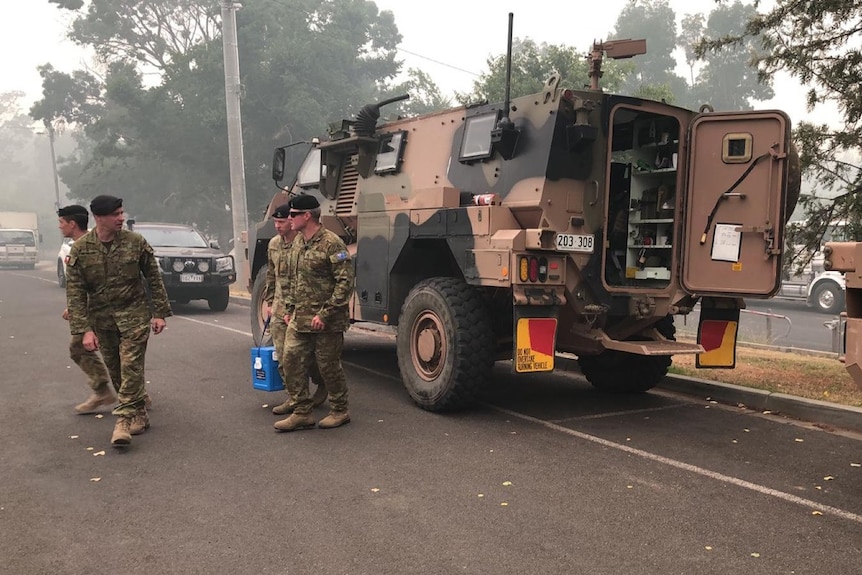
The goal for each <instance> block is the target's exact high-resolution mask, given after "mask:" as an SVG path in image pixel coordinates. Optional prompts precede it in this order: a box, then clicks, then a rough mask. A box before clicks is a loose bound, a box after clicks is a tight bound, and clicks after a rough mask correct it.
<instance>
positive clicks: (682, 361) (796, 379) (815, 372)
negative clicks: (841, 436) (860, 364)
mask: <svg viewBox="0 0 862 575" xmlns="http://www.w3.org/2000/svg"><path fill="white" fill-rule="evenodd" d="M670 371H671V372H672V373H676V374H679V375H687V376H690V377H698V378H701V379H708V380H712V381H720V382H723V383H732V384H735V385H742V386H745V387H752V388H756V389H764V390H767V391H773V392H779V393H786V394H788V395H795V396H797V397H805V398H808V399H819V400H821V401H829V402H832V403H839V404H843V405H852V406H854V407H862V389H860V388H859V387H857V386H856V384H854V383H853V380H852V379H851V378H850V375H849V374H848V373H847V371H846V369H845V368H844V364H843V363H841V362H840V361H838V360H837V359H831V358H824V357H814V356H808V355H802V354H799V353H784V352H775V351H765V350H759V349H752V348H743V347H738V348H737V350H736V368H735V369H696V368H695V367H694V356H692V355H675V356H674V358H673V365H672V366H671V370H670Z"/></svg>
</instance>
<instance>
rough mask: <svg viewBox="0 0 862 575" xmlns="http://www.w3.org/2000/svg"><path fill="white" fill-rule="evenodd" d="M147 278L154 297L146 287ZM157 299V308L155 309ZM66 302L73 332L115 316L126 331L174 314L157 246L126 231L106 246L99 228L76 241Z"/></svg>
mask: <svg viewBox="0 0 862 575" xmlns="http://www.w3.org/2000/svg"><path fill="white" fill-rule="evenodd" d="M145 280H146V283H147V286H148V287H149V290H150V294H151V297H148V295H147V292H146V290H145V289H144V281H145ZM150 300H152V310H151V308H150ZM66 305H67V307H68V308H69V328H70V329H71V331H72V334H81V333H85V332H87V331H91V330H92V329H93V328H94V327H96V326H99V325H100V323H101V322H105V323H107V320H109V319H112V320H113V321H114V323H115V324H116V326H117V328H118V329H119V330H120V332H125V331H127V330H129V329H133V328H136V327H140V325H141V324H144V323H147V322H149V321H150V319H151V318H152V317H157V318H165V317H167V316H169V315H171V306H170V304H169V303H168V294H167V292H166V291H165V285H164V283H162V276H161V273H159V264H158V261H157V260H156V257H155V255H154V254H153V248H151V247H150V244H148V243H147V240H145V239H144V238H143V236H141V235H140V234H136V233H134V232H129V231H126V230H120V231H119V232H117V235H116V237H115V238H114V241H112V242H111V243H110V245H109V246H105V244H104V243H102V242H101V241H100V240H99V238H98V236H96V232H95V231H90V232H88V233H86V234H84V235H83V236H81V237H80V238H78V240H77V241H75V243H74V244H72V249H71V251H70V252H69V263H68V265H67V271H66Z"/></svg>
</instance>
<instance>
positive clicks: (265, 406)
mask: <svg viewBox="0 0 862 575" xmlns="http://www.w3.org/2000/svg"><path fill="white" fill-rule="evenodd" d="M261 407H262V408H263V409H266V408H267V407H269V404H268V403H264V404H263V405H261Z"/></svg>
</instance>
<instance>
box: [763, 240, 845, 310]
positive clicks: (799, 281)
mask: <svg viewBox="0 0 862 575" xmlns="http://www.w3.org/2000/svg"><path fill="white" fill-rule="evenodd" d="M844 293H845V285H844V274H843V273H841V272H836V271H824V270H823V255H822V254H821V253H820V252H818V253H817V254H815V256H814V258H813V259H812V260H811V263H810V264H808V265H807V266H805V269H804V270H803V271H802V272H801V273H799V274H795V275H792V276H790V277H788V278H784V279H783V280H782V281H781V288H780V289H779V291H778V293H777V294H776V295H775V297H776V298H780V299H792V300H797V301H804V302H805V303H806V304H807V305H809V306H811V307H813V308H814V309H816V310H817V311H819V312H821V313H828V314H831V315H838V314H840V313H841V312H842V311H844Z"/></svg>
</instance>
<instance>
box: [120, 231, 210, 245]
mask: <svg viewBox="0 0 862 575" xmlns="http://www.w3.org/2000/svg"><path fill="white" fill-rule="evenodd" d="M135 231H136V232H138V233H139V234H141V235H142V236H144V238H145V239H146V240H147V242H149V244H150V245H151V246H159V247H163V248H206V247H209V244H208V243H207V241H206V239H204V237H203V236H202V235H200V234H199V233H198V232H196V231H195V230H193V229H189V228H155V227H146V226H135Z"/></svg>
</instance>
